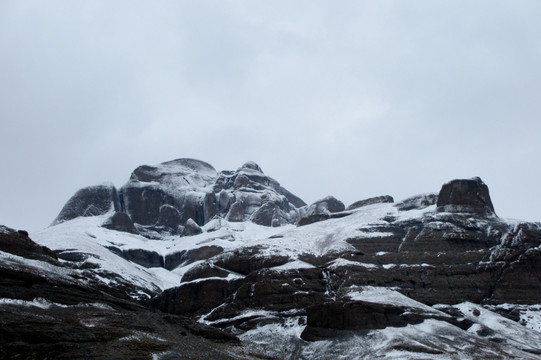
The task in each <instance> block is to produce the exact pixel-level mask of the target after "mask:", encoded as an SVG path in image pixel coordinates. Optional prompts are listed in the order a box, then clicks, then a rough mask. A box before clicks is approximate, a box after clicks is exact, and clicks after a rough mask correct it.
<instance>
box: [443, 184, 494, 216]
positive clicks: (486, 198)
mask: <svg viewBox="0 0 541 360" xmlns="http://www.w3.org/2000/svg"><path fill="white" fill-rule="evenodd" d="M437 211H440V212H451V213H461V212H463V213H475V214H480V215H495V212H494V206H493V205H492V201H491V200H490V195H489V192H488V186H486V184H485V183H484V182H483V181H482V180H481V179H480V178H478V177H476V178H473V179H469V180H453V181H451V182H448V183H447V184H444V185H443V186H442V188H441V190H440V193H439V195H438V202H437Z"/></svg>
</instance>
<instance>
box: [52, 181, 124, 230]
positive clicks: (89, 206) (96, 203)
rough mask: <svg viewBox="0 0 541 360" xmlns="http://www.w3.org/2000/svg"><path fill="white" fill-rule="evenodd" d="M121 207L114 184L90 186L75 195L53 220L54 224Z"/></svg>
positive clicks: (116, 209)
mask: <svg viewBox="0 0 541 360" xmlns="http://www.w3.org/2000/svg"><path fill="white" fill-rule="evenodd" d="M119 208H120V204H119V199H118V194H117V191H116V188H115V187H114V186H113V185H112V184H107V185H96V186H89V187H86V188H84V189H81V190H79V191H77V192H76V193H75V195H73V196H72V197H71V198H70V199H69V200H68V202H67V203H66V205H64V207H63V208H62V210H61V211H60V214H58V216H57V217H56V219H55V221H53V225H55V224H58V223H61V222H64V221H67V220H71V219H74V218H76V217H79V216H96V215H103V214H106V213H108V212H109V211H111V210H115V211H118V210H119Z"/></svg>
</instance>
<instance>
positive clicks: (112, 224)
mask: <svg viewBox="0 0 541 360" xmlns="http://www.w3.org/2000/svg"><path fill="white" fill-rule="evenodd" d="M102 226H103V227H104V228H106V229H109V230H116V231H122V232H127V233H131V234H139V231H137V229H136V228H135V226H134V225H133V222H132V221H131V219H130V217H129V216H128V214H126V213H122V212H115V213H114V214H113V215H112V216H111V217H109V218H108V219H107V220H105V222H104V223H103V225H102Z"/></svg>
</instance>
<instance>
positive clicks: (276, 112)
mask: <svg viewBox="0 0 541 360" xmlns="http://www.w3.org/2000/svg"><path fill="white" fill-rule="evenodd" d="M540 18H541V2H540V1H537V0H532V1H522V0H521V1H515V0H513V1H497V0H488V1H481V0H478V1H470V0H468V1H459V0H453V1H443V0H442V1H432V0H425V1H403V0H397V1H360V0H355V1H339V2H336V1H317V0H315V1H314V0H310V1H302V0H299V1H248V0H246V1H227V0H221V1H133V0H130V1H98V0H91V1H68V0H65V1H54V0H50V1H47V2H44V1H31V0H24V1H21V0H13V1H12V0H3V1H1V2H0V121H1V128H0V139H1V141H0V154H1V159H2V166H1V176H0V194H1V201H0V224H5V225H8V226H11V227H15V228H18V229H29V230H31V231H35V230H39V229H41V228H44V227H46V226H48V225H49V224H50V223H51V221H52V220H53V219H54V218H55V217H56V215H57V213H58V212H59V211H60V209H61V208H62V206H63V204H64V203H65V202H66V201H67V200H68V199H69V197H70V196H71V195H72V194H73V193H74V192H75V191H77V190H78V189H79V188H81V187H84V186H87V185H93V184H97V183H102V182H105V181H110V182H113V183H114V184H115V185H116V186H122V185H123V184H124V183H125V182H126V181H127V180H128V178H129V175H130V173H131V171H132V170H133V169H134V168H135V167H137V166H138V165H142V164H150V165H151V164H157V163H160V162H163V161H167V160H172V159H176V158H181V157H192V158H197V159H201V160H205V161H207V162H209V163H211V164H212V165H213V166H214V167H215V168H216V169H217V170H225V169H236V168H238V167H239V166H240V165H242V163H244V162H245V161H246V160H254V161H256V162H257V163H258V164H259V165H260V166H261V167H262V168H263V171H264V172H265V173H266V174H268V175H270V176H272V177H274V178H275V179H277V180H278V181H279V182H280V183H281V184H282V185H283V186H285V187H286V188H288V189H289V190H290V191H292V192H293V193H295V194H297V195H298V196H300V197H301V198H303V199H304V200H305V201H306V202H308V203H310V202H313V201H315V200H317V199H319V198H321V197H323V196H326V195H329V194H332V195H335V196H336V197H338V198H339V199H341V200H342V201H343V202H344V203H346V205H348V204H350V203H352V202H354V201H355V200H359V199H363V198H367V197H371V196H377V195H383V194H390V195H392V196H394V197H395V199H396V200H400V199H403V198H405V197H408V196H410V195H415V194H418V193H424V192H437V191H439V189H440V187H441V185H442V184H443V183H445V182H447V181H449V180H451V179H454V178H470V177H473V176H480V177H481V178H482V179H483V180H484V181H485V182H486V183H487V185H488V186H489V188H490V191H491V195H492V200H493V202H494V206H495V208H496V211H497V213H498V214H499V215H500V216H502V217H511V218H518V219H524V220H533V221H541V212H540V209H541V206H540V202H541V190H540V188H541V186H540V183H539V179H540V177H541V161H540V159H539V155H541V141H540V139H539V138H540V135H541V119H540V115H541V36H540V35H539V34H541V22H540V21H539V19H540Z"/></svg>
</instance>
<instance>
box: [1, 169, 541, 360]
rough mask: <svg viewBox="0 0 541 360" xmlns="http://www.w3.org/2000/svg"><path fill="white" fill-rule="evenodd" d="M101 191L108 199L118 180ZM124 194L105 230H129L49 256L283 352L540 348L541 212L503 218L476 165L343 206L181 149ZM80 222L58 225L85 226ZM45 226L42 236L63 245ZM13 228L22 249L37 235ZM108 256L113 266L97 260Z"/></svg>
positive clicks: (375, 354) (536, 354) (520, 353)
mask: <svg viewBox="0 0 541 360" xmlns="http://www.w3.org/2000/svg"><path fill="white" fill-rule="evenodd" d="M113 189H114V188H113ZM106 193H107V194H109V195H107V194H106V195H104V196H99V197H98V198H99V199H109V196H113V195H110V194H113V193H114V191H112V190H111V189H110V190H109V191H108V192H106ZM79 197H80V196H79ZM83 198H84V196H83ZM103 203H105V201H103ZM74 204H83V205H81V206H70V208H73V209H80V210H81V209H82V210H81V211H83V213H81V214H79V215H77V216H82V215H83V214H84V213H85V211H87V210H86V209H88V208H89V207H90V205H89V204H88V203H84V202H82V201H75V200H74ZM114 204H115V199H113V200H112V201H110V202H109V207H107V206H105V205H104V206H102V207H100V208H101V210H100V211H97V213H100V214H103V213H107V214H109V212H111V213H112V210H114V209H115V205H114ZM117 207H118V211H117V212H115V213H114V214H113V213H112V214H113V215H111V216H110V217H109V218H107V219H105V220H104V223H103V227H106V228H108V229H112V230H117V231H121V232H131V233H133V234H135V235H128V234H122V233H120V232H119V233H117V234H113V233H111V232H110V231H107V230H104V229H102V228H99V231H98V230H96V229H90V230H88V231H82V233H77V234H69V236H66V239H84V240H85V241H87V242H85V243H83V245H84V246H80V247H81V248H83V249H85V251H87V253H85V252H84V251H76V249H71V248H57V249H56V252H55V253H53V254H49V255H47V253H46V251H45V250H44V251H45V253H44V254H43V255H40V256H45V257H46V258H50V264H51V266H57V265H58V266H60V263H63V262H64V261H69V262H71V263H72V264H71V266H72V269H76V270H77V271H78V272H79V273H77V274H76V276H80V279H85V280H84V281H87V283H90V284H93V285H95V284H96V283H99V282H100V281H102V280H103V278H105V279H106V280H107V281H108V282H109V283H110V284H113V283H114V284H115V285H108V288H107V287H106V289H107V291H106V293H107V294H109V295H111V296H112V294H113V288H114V291H116V292H120V293H124V294H129V295H130V296H131V297H133V296H135V295H134V294H137V293H141V292H144V293H145V294H147V295H149V296H152V297H151V298H147V300H146V301H145V305H146V306H149V307H150V308H151V309H152V310H153V311H155V314H161V313H160V312H162V313H167V314H169V315H163V314H161V315H160V316H172V317H174V318H175V319H178V318H180V317H187V318H191V319H197V320H198V321H201V322H204V323H205V324H210V325H212V326H215V327H218V328H220V329H221V330H225V331H227V332H230V333H232V334H235V335H236V336H239V338H240V339H241V340H242V341H246V342H249V343H251V344H252V345H253V346H256V347H257V348H258V349H260V350H261V351H263V352H265V353H266V354H268V355H270V356H275V357H276V358H295V359H296V358H298V359H333V358H337V357H343V358H357V357H358V358H385V357H386V356H387V355H388V354H395V355H396V354H398V355H397V356H400V357H402V358H411V359H417V358H419V359H425V358H433V357H438V358H439V357H440V355H441V357H442V358H446V357H445V355H447V354H449V353H455V352H456V353H457V354H458V355H456V356H455V357H457V358H500V359H505V358H513V357H514V358H527V359H530V358H531V359H538V358H540V356H541V346H539V345H538V344H541V336H540V335H539V334H537V333H536V332H535V331H533V330H531V329H533V328H535V326H537V325H535V321H533V320H531V319H532V318H536V316H538V315H537V314H541V310H540V309H541V307H540V305H541V295H540V294H541V280H540V279H541V278H540V277H539V273H541V267H540V266H541V265H540V264H541V250H540V249H541V224H540V223H526V222H519V221H510V220H505V219H501V218H499V217H497V216H496V215H495V212H494V207H493V205H492V201H491V199H490V195H489V191H488V187H487V186H486V185H485V184H484V183H483V182H482V180H481V179H479V178H474V179H470V180H453V181H451V182H449V183H447V184H445V185H443V186H442V188H441V191H440V192H439V193H437V194H436V193H428V194H422V195H417V196H414V197H411V198H407V199H405V200H402V201H400V202H398V203H394V202H393V199H392V197H390V196H380V197H375V198H370V199H366V200H362V201H358V202H356V203H354V204H352V205H351V206H350V207H348V209H347V210H346V209H345V206H344V204H343V203H342V202H340V201H339V200H337V199H336V198H334V197H332V196H329V197H326V198H324V199H322V200H320V201H317V202H315V203H314V204H311V205H308V206H307V205H305V204H304V203H303V202H302V201H301V200H300V199H298V198H296V197H295V196H294V195H292V194H291V193H289V192H288V191H287V190H285V189H283V188H282V187H281V186H280V185H279V184H278V183H277V182H276V181H275V180H274V179H272V178H270V177H268V176H267V175H265V174H264V173H263V171H262V169H261V168H260V167H259V166H258V165H257V164H255V163H253V162H247V163H245V164H244V165H243V166H241V167H240V168H238V169H237V170H236V171H222V172H217V171H216V170H214V168H212V166H210V165H209V164H207V163H204V162H200V161H197V160H192V159H180V160H175V161H171V162H167V163H163V164H160V165H157V166H142V167H139V168H137V169H136V170H135V171H134V172H133V174H132V176H131V178H130V180H129V181H128V183H127V184H126V185H125V186H124V187H122V188H121V189H120V190H119V191H118V204H117ZM75 214H77V212H76V211H74V212H72V215H66V216H64V215H63V216H62V217H65V218H68V217H73V216H74V215H75ZM104 218H105V217H104ZM77 221H78V220H74V221H73V222H70V223H68V224H63V225H62V227H61V228H62V229H65V228H67V226H68V225H70V224H75V225H78V226H80V224H84V223H85V221H82V222H79V223H77ZM295 224H296V225H298V226H292V225H295ZM75 225H74V226H73V229H75V230H74V231H80V230H78V229H79V228H78V227H77V226H75ZM282 225H287V226H283V227H281V228H277V227H279V226H282ZM301 225H302V226H301ZM134 229H135V231H134ZM6 231H8V230H4V232H6ZM50 231H51V234H50V236H49V238H46V239H45V240H47V241H49V243H47V242H43V243H42V244H44V245H48V244H53V245H55V246H59V247H60V246H63V245H62V244H60V245H58V244H59V243H60V242H59V241H57V239H56V236H58V234H57V233H56V232H55V229H52V230H50ZM0 233H2V230H1V229H0ZM137 233H139V235H137ZM10 236H13V238H12V240H13V241H19V240H20V241H22V242H21V244H22V245H21V246H22V248H23V249H24V248H25V246H26V245H24V242H25V241H26V240H25V239H26V238H27V235H25V234H24V233H20V234H18V235H15V234H11V235H10ZM19 238H21V239H19ZM13 241H12V242H13ZM15 243H16V242H15ZM6 244H8V243H7V242H6ZM10 246H11V248H13V246H12V245H10ZM48 246H49V245H48ZM70 246H73V245H72V244H71V243H70ZM4 247H5V248H9V246H8V245H4ZM31 249H32V250H31V252H39V249H37V248H36V249H34V248H33V247H31ZM104 249H105V250H104ZM0 250H2V248H0ZM2 251H4V250H2ZM21 251H22V250H21ZM92 251H95V253H92ZM111 253H112V254H115V257H114V258H113V259H115V260H114V261H113V262H115V261H116V262H118V263H119V264H116V263H115V266H111V267H109V268H107V269H104V268H100V266H102V265H103V264H106V263H107V261H111V260H108V259H109V258H108V256H109V255H110V254H111ZM0 255H2V252H0ZM10 256H11V255H10ZM14 256H15V255H14ZM17 256H18V255H17ZM24 256H26V255H24ZM54 256H58V258H59V259H61V260H62V261H61V262H59V261H57V260H55V258H54ZM85 256H86V257H87V260H88V261H85ZM93 259H94V261H91V260H93ZM126 260H129V262H127V261H126ZM44 261H46V260H44ZM55 261H56V262H55ZM120 261H124V262H125V263H123V264H120ZM54 264H57V265H54ZM116 265H118V266H116ZM120 265H122V267H121V266H120ZM141 267H142V268H141ZM157 268H159V269H157ZM5 271H6V273H9V271H8V270H5ZM63 271H64V270H63ZM83 271H84V273H83ZM132 271H138V272H136V273H134V272H132ZM60 273H61V272H60ZM134 274H136V275H137V276H135V275H134ZM34 275H35V274H33V275H32V276H30V277H31V278H34ZM78 279H79V278H78ZM131 279H138V280H137V281H134V280H131ZM171 279H172V280H171ZM112 280H115V281H116V282H113V281H112ZM32 281H34V280H32ZM119 281H120V285H118V284H119ZM130 281H133V283H136V282H139V285H137V286H139V287H137V286H135V285H133V286H132V285H130V284H129V282H130ZM168 281H170V282H169V283H167V282H168ZM102 282H103V281H102ZM147 282H149V284H147ZM13 283H15V282H13ZM37 283H39V281H37V280H36V281H35V282H34V283H33V284H34V285H33V286H29V287H26V288H25V289H24V291H22V290H21V291H22V293H23V294H24V296H25V299H30V300H31V299H33V298H34V297H32V296H33V295H34V294H36V293H37V292H38V290H36V289H41V290H43V292H44V293H47V291H50V290H47V289H46V288H44V286H45V285H43V284H42V283H43V281H42V283H39V284H38V285H36V284H37ZM165 283H167V284H166V285H163V284H165ZM145 284H146V285H145ZM154 285H155V286H156V287H153V286H154ZM158 285H159V286H160V288H158ZM134 286H135V287H134ZM161 286H163V287H161ZM160 289H161V290H160ZM41 290H40V291H41ZM100 291H105V290H104V289H103V288H100ZM29 294H30V295H29ZM92 296H95V295H92ZM115 296H116V295H115ZM57 299H58V298H57ZM93 299H95V297H94V298H93ZM0 305H1V303H0ZM487 309H492V310H495V309H496V310H497V311H498V312H500V313H501V314H504V315H505V316H506V317H508V318H510V319H512V320H510V319H505V318H503V317H501V316H500V315H498V314H496V313H491V314H488V313H486V312H485V310H486V311H488V310H487ZM535 309H537V310H535ZM536 311H538V312H536ZM532 314H534V315H532ZM539 316H540V318H541V315H539ZM175 321H176V320H175ZM517 321H520V322H521V324H524V325H527V326H528V328H526V327H525V326H523V325H521V324H518V323H517ZM494 324H500V325H497V326H496V325H494ZM503 324H505V325H503ZM515 325H516V326H518V327H516V328H515V327H514V326H515ZM507 329H513V332H509V331H508V330H507ZM182 331H186V330H182ZM159 334H162V333H161V332H159ZM301 334H302V335H301ZM427 334H428V335H427ZM517 334H518V335H517ZM160 336H161V335H160ZM299 336H301V337H300V338H299ZM395 336H396V338H393V337H395ZM389 338H393V339H389ZM450 338H452V339H453V340H452V341H450V340H449V339H450ZM352 339H353V340H352ZM435 339H437V341H436V340H435ZM516 339H518V340H516ZM524 339H528V340H524ZM319 340H327V341H323V342H321V341H319ZM382 341H387V343H386V344H380V342H382ZM326 344H327V345H326ZM359 344H362V346H360V345H359ZM164 351H165V350H164ZM495 354H497V355H495ZM402 355H403V356H402ZM434 355H438V356H434Z"/></svg>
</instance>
